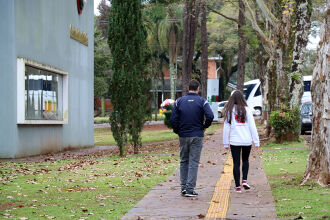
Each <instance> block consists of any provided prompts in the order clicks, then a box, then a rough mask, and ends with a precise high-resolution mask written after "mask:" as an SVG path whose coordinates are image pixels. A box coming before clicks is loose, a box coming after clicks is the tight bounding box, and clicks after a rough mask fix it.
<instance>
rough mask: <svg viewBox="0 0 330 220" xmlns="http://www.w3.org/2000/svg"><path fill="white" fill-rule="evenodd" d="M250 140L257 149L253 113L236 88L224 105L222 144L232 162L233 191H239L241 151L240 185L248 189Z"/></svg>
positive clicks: (257, 142) (256, 133)
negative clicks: (230, 155) (241, 176)
mask: <svg viewBox="0 0 330 220" xmlns="http://www.w3.org/2000/svg"><path fill="white" fill-rule="evenodd" d="M252 142H253V143H254V146H255V147H256V148H257V149H258V147H259V136H258V132H257V128H256V124H255V122H254V118H253V115H252V113H251V111H250V110H249V108H248V106H247V104H246V101H245V99H244V97H243V94H242V93H241V92H240V91H238V90H236V91H234V92H233V93H232V95H231V96H230V98H229V100H228V103H227V104H226V106H225V117H224V129H223V144H224V147H225V148H226V149H228V148H229V147H230V150H231V154H232V157H233V162H234V169H233V174H234V179H235V186H236V187H235V191H236V192H242V191H241V184H240V175H241V174H240V162H241V151H242V162H243V165H242V173H243V178H242V186H243V187H244V189H246V190H247V189H250V186H249V184H248V183H247V176H248V172H249V156H250V151H251V146H252Z"/></svg>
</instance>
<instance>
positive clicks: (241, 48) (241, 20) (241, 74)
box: [237, 0, 246, 92]
mask: <svg viewBox="0 0 330 220" xmlns="http://www.w3.org/2000/svg"><path fill="white" fill-rule="evenodd" d="M244 12H245V5H244V3H243V1H242V0H239V13H238V37H239V42H238V72H237V90H240V91H241V92H243V87H244V78H245V52H246V37H245V34H244V30H243V27H244V25H245V23H246V21H245V16H244Z"/></svg>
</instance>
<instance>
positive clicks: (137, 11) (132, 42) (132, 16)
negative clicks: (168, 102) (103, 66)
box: [108, 0, 151, 156]
mask: <svg viewBox="0 0 330 220" xmlns="http://www.w3.org/2000/svg"><path fill="white" fill-rule="evenodd" d="M108 43H109V46H110V49H111V53H112V55H113V63H112V70H113V76H112V79H111V82H110V96H111V102H112V104H113V107H114V108H113V112H112V113H111V115H110V123H111V130H112V132H113V136H114V138H115V140H116V142H117V144H118V146H119V149H120V156H126V145H127V142H128V141H130V142H132V143H133V145H134V153H138V147H139V146H141V138H140V133H141V131H142V127H143V124H144V122H145V118H146V115H148V114H150V105H149V95H148V93H149V90H150V87H151V81H150V79H149V78H148V75H147V72H146V66H147V62H148V58H149V53H148V51H147V45H146V31H145V28H144V26H143V23H142V12H141V1H140V0H113V1H112V2H111V11H110V14H109V32H108ZM128 138H129V139H128Z"/></svg>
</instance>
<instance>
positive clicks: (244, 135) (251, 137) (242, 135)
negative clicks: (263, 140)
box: [223, 107, 259, 147]
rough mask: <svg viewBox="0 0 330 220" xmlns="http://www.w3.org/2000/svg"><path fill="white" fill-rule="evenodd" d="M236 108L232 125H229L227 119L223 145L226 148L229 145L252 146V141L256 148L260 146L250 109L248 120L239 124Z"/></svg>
mask: <svg viewBox="0 0 330 220" xmlns="http://www.w3.org/2000/svg"><path fill="white" fill-rule="evenodd" d="M235 109H236V107H234V108H233V113H232V116H231V124H229V123H228V122H227V120H226V118H225V122H224V128H223V144H224V146H225V147H229V145H236V146H250V145H252V141H253V143H254V145H255V146H259V136H258V132H257V128H256V124H255V122H254V118H253V115H252V113H251V111H250V109H249V108H248V107H245V109H246V120H245V121H244V122H239V119H238V120H236V119H235V117H237V116H236V114H235V113H236V111H235Z"/></svg>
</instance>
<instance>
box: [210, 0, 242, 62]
mask: <svg viewBox="0 0 330 220" xmlns="http://www.w3.org/2000/svg"><path fill="white" fill-rule="evenodd" d="M220 12H221V13H223V14H226V15H232V14H238V11H237V9H236V8H235V6H233V5H231V4H229V3H228V4H226V5H225V6H224V7H223V8H222V9H221V10H220ZM209 17H210V18H211V19H212V20H211V21H208V22H207V29H208V30H207V31H208V34H209V35H208V40H209V47H208V50H209V54H214V55H218V54H221V56H222V57H223V56H234V55H235V54H236V53H237V46H238V35H237V24H236V23H235V22H233V21H230V20H228V19H226V18H223V17H221V16H220V15H217V14H215V13H213V12H211V13H210V14H209ZM230 68H231V67H230Z"/></svg>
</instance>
